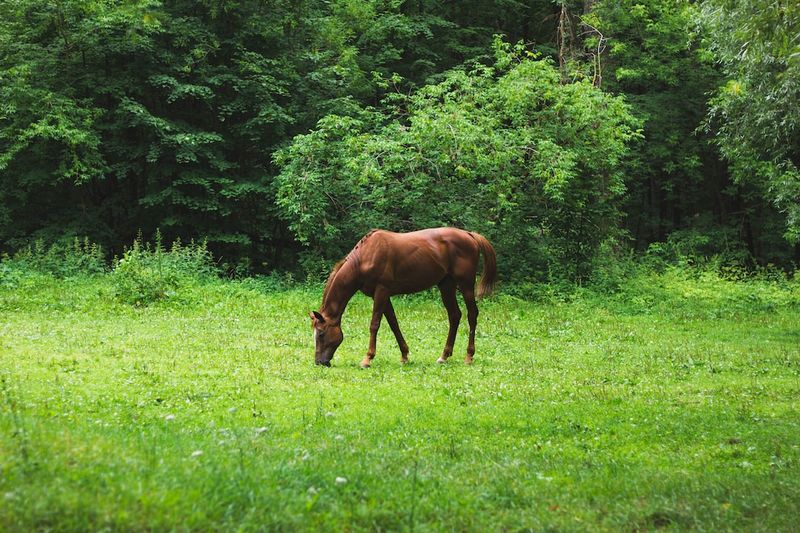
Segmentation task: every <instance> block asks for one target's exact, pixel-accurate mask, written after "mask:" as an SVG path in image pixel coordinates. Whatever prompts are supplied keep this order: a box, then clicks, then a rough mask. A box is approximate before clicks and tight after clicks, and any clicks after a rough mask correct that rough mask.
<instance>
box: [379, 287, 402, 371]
mask: <svg viewBox="0 0 800 533" xmlns="http://www.w3.org/2000/svg"><path fill="white" fill-rule="evenodd" d="M383 316H385V317H386V321H387V322H388V323H389V327H390V328H392V333H394V338H395V339H397V346H398V347H399V348H400V362H401V363H404V364H405V363H408V344H406V340H405V339H404V338H403V334H402V333H401V332H400V324H398V323H397V316H396V315H395V314H394V307H392V300H390V299H387V300H386V307H384V309H383Z"/></svg>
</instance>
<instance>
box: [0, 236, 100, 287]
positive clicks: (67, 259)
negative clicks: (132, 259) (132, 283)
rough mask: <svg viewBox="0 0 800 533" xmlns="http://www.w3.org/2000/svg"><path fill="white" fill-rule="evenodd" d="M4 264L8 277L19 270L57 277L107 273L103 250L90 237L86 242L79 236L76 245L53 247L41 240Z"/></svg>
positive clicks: (57, 244)
mask: <svg viewBox="0 0 800 533" xmlns="http://www.w3.org/2000/svg"><path fill="white" fill-rule="evenodd" d="M0 265H2V268H3V271H4V272H6V273H7V274H8V275H11V274H10V273H11V272H12V271H16V272H18V273H21V274H24V273H35V274H45V275H49V276H55V277H57V278H67V277H74V276H82V275H93V274H100V273H103V272H105V271H106V270H107V267H106V262H105V257H104V255H103V251H102V249H101V248H100V246H98V245H97V244H95V243H92V242H89V239H88V237H85V238H84V239H83V240H81V239H78V238H77V237H75V238H74V239H73V240H72V242H68V241H62V242H56V243H53V244H51V245H49V246H47V245H45V243H44V241H41V240H37V241H36V242H34V243H33V244H32V245H28V246H26V247H25V248H22V249H21V250H19V251H17V252H16V253H15V254H14V255H13V256H12V257H8V256H5V257H3V258H2V261H1V262H0Z"/></svg>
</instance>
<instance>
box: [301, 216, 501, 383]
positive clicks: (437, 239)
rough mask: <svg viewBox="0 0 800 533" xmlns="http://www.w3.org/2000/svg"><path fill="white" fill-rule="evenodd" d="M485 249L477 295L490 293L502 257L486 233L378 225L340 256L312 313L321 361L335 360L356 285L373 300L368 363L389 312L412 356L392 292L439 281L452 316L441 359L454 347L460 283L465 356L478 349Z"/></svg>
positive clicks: (469, 360)
mask: <svg viewBox="0 0 800 533" xmlns="http://www.w3.org/2000/svg"><path fill="white" fill-rule="evenodd" d="M481 253H483V263H484V265H483V275H482V276H481V283H480V286H479V287H478V297H482V296H487V295H489V294H491V292H492V290H493V289H494V284H495V281H496V279H497V258H496V256H495V253H494V248H492V245H491V244H489V241H488V240H486V238H485V237H483V236H482V235H479V234H477V233H472V232H469V231H464V230H460V229H456V228H436V229H426V230H421V231H414V232H411V233H392V232H391V231H383V230H373V231H371V232H369V233H367V234H366V235H365V236H364V237H362V238H361V240H360V241H358V244H356V245H355V247H354V248H353V249H352V250H351V251H350V253H349V254H347V256H346V257H345V258H344V259H342V260H341V261H339V263H337V264H336V266H335V267H333V271H332V272H331V275H330V277H328V282H327V284H326V285H325V292H324V293H323V295H322V308H321V309H320V310H319V312H317V311H314V312H312V313H311V322H312V325H313V328H314V339H315V342H316V350H315V354H314V357H315V360H316V363H317V364H318V365H325V366H330V365H331V359H333V354H334V352H336V348H338V347H339V345H340V344H341V343H342V339H344V335H342V327H341V320H342V314H343V313H344V309H345V307H346V306H347V302H349V301H350V298H352V297H353V295H354V294H355V293H356V292H357V291H361V292H363V293H364V294H366V295H367V296H371V297H372V299H373V300H374V304H373V306H372V322H371V323H370V327H369V332H370V337H369V349H368V350H367V355H366V356H365V357H364V360H363V361H362V362H361V367H362V368H367V367H369V365H370V362H372V359H373V358H374V357H375V338H376V337H377V334H378V328H379V327H380V324H381V317H382V316H385V317H386V321H387V322H388V323H389V327H390V328H392V332H393V333H394V336H395V338H396V339H397V344H398V346H399V347H400V353H401V361H402V362H403V363H405V362H407V361H408V345H407V344H406V341H405V340H404V339H403V334H402V333H400V326H398V325H397V317H396V316H395V314H394V309H393V308H392V302H391V301H390V297H392V296H394V295H395V294H410V293H413V292H419V291H424V290H425V289H428V288H430V287H433V286H434V285H438V287H439V291H440V292H441V293H442V301H443V302H444V306H445V308H446V309H447V314H448V316H449V318H450V330H449V332H448V333H447V341H446V342H445V345H444V351H443V352H442V356H441V357H440V358H439V359H438V362H439V363H444V362H445V361H447V358H448V357H450V355H452V353H453V343H454V342H455V339H456V330H457V329H458V323H459V321H460V320H461V310H460V309H459V308H458V302H457V301H456V288H458V289H459V290H460V291H461V294H462V296H463V297H464V302H465V303H466V305H467V319H468V321H469V344H468V346H467V357H466V359H465V362H466V363H467V364H470V363H472V358H473V356H474V355H475V326H476V325H477V322H478V306H477V304H476V303H475V276H476V274H477V271H478V259H479V257H480V254H481Z"/></svg>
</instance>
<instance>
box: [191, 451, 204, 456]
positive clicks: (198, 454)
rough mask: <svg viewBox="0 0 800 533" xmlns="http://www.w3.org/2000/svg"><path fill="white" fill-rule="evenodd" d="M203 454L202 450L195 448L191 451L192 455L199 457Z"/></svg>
mask: <svg viewBox="0 0 800 533" xmlns="http://www.w3.org/2000/svg"><path fill="white" fill-rule="evenodd" d="M201 455H203V450H195V451H193V452H192V457H200V456H201Z"/></svg>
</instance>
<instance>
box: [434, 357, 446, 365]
mask: <svg viewBox="0 0 800 533" xmlns="http://www.w3.org/2000/svg"><path fill="white" fill-rule="evenodd" d="M436 362H437V363H439V364H440V365H443V364H445V363H446V362H447V359H445V358H444V357H440V358H439V359H437V360H436Z"/></svg>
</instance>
